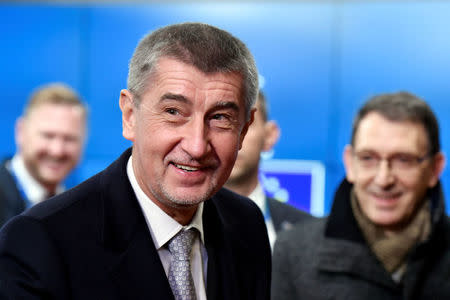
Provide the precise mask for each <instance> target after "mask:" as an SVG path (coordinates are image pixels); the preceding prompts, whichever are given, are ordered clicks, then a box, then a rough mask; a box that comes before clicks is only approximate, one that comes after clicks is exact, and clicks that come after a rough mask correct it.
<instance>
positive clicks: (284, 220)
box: [266, 197, 313, 232]
mask: <svg viewBox="0 0 450 300" xmlns="http://www.w3.org/2000/svg"><path fill="white" fill-rule="evenodd" d="M266 200H267V202H268V204H269V211H270V216H271V218H272V222H273V227H274V228H275V231H276V232H280V231H283V230H287V229H291V228H292V227H293V226H294V225H295V224H297V223H299V222H301V221H304V220H308V219H310V218H313V216H311V215H310V214H308V213H306V212H304V211H301V210H299V209H297V208H295V207H293V206H291V205H289V204H286V203H283V202H280V201H278V200H276V199H274V198H270V197H267V198H266Z"/></svg>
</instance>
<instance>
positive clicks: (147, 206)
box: [127, 156, 208, 300]
mask: <svg viewBox="0 0 450 300" xmlns="http://www.w3.org/2000/svg"><path fill="white" fill-rule="evenodd" d="M127 175H128V179H129V180H130V183H131V186H132V187H133V190H134V193H135V194H136V198H137V199H138V202H139V204H140V206H141V209H142V212H143V214H144V216H145V220H146V222H147V225H148V228H149V230H150V235H151V237H152V240H153V243H154V244H155V248H156V250H157V251H158V255H159V257H160V259H161V262H162V264H163V267H164V271H165V272H166V276H168V274H169V266H170V262H171V260H172V254H171V253H170V251H169V249H168V247H167V242H168V241H170V239H172V238H173V237H174V236H175V235H176V234H177V233H178V232H179V231H180V230H183V229H189V228H192V227H194V228H196V229H197V230H198V232H199V233H200V234H198V235H197V236H196V238H195V240H194V243H193V245H192V252H191V272H192V277H193V280H194V285H195V292H196V294H197V299H198V300H206V284H205V282H206V268H207V262H208V255H207V253H206V248H205V242H204V235H203V220H202V215H203V203H200V204H199V206H198V208H197V211H196V212H195V215H194V217H193V219H192V221H191V223H190V224H189V225H187V226H182V225H181V224H180V223H178V222H177V221H175V220H174V219H172V218H171V217H170V216H169V215H167V214H166V213H165V212H164V211H163V210H162V209H161V208H159V206H157V205H156V204H155V203H154V202H153V201H152V200H151V199H150V198H149V197H148V196H147V195H146V194H145V193H144V191H143V190H142V189H141V187H140V186H139V184H138V182H137V180H136V176H135V174H134V171H133V165H132V157H131V156H130V158H129V160H128V163H127Z"/></svg>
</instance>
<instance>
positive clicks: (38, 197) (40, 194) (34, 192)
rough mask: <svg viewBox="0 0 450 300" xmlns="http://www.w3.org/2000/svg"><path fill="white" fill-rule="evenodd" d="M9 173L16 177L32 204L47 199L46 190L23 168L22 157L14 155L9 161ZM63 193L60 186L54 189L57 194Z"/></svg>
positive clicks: (62, 187)
mask: <svg viewBox="0 0 450 300" xmlns="http://www.w3.org/2000/svg"><path fill="white" fill-rule="evenodd" d="M11 171H12V172H13V173H14V175H15V176H16V178H17V181H18V183H19V184H20V186H21V187H22V189H23V192H24V193H25V195H26V196H27V198H28V200H29V201H30V202H31V203H32V204H36V203H38V202H41V201H43V200H45V199H46V198H47V195H48V192H47V190H46V189H45V187H44V186H42V185H41V184H40V183H39V182H38V181H37V180H36V179H34V177H33V176H32V175H31V174H30V172H29V171H28V169H27V168H26V166H25V161H24V159H23V157H22V155H20V154H16V155H14V157H13V158H12V159H11ZM63 191H64V186H63V185H61V184H60V185H58V187H57V188H56V193H57V194H59V193H61V192H63Z"/></svg>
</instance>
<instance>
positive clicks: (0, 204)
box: [0, 159, 25, 227]
mask: <svg viewBox="0 0 450 300" xmlns="http://www.w3.org/2000/svg"><path fill="white" fill-rule="evenodd" d="M10 161H11V160H9V159H8V160H4V161H2V162H1V163H0V227H1V226H3V224H5V223H6V222H7V221H8V220H9V219H11V218H12V217H14V216H17V215H18V214H20V213H21V212H23V211H24V210H25V199H23V197H22V195H21V193H20V191H19V189H18V188H17V183H16V180H15V179H14V177H13V176H12V175H11V173H10V171H9V170H8V169H7V168H6V164H7V163H8V162H10Z"/></svg>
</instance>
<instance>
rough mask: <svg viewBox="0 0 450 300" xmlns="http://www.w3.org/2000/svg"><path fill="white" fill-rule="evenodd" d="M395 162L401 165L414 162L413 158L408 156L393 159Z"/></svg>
mask: <svg viewBox="0 0 450 300" xmlns="http://www.w3.org/2000/svg"><path fill="white" fill-rule="evenodd" d="M395 160H397V161H398V162H401V163H410V162H412V161H413V160H414V158H413V157H412V156H408V155H399V156H396V157H395Z"/></svg>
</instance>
